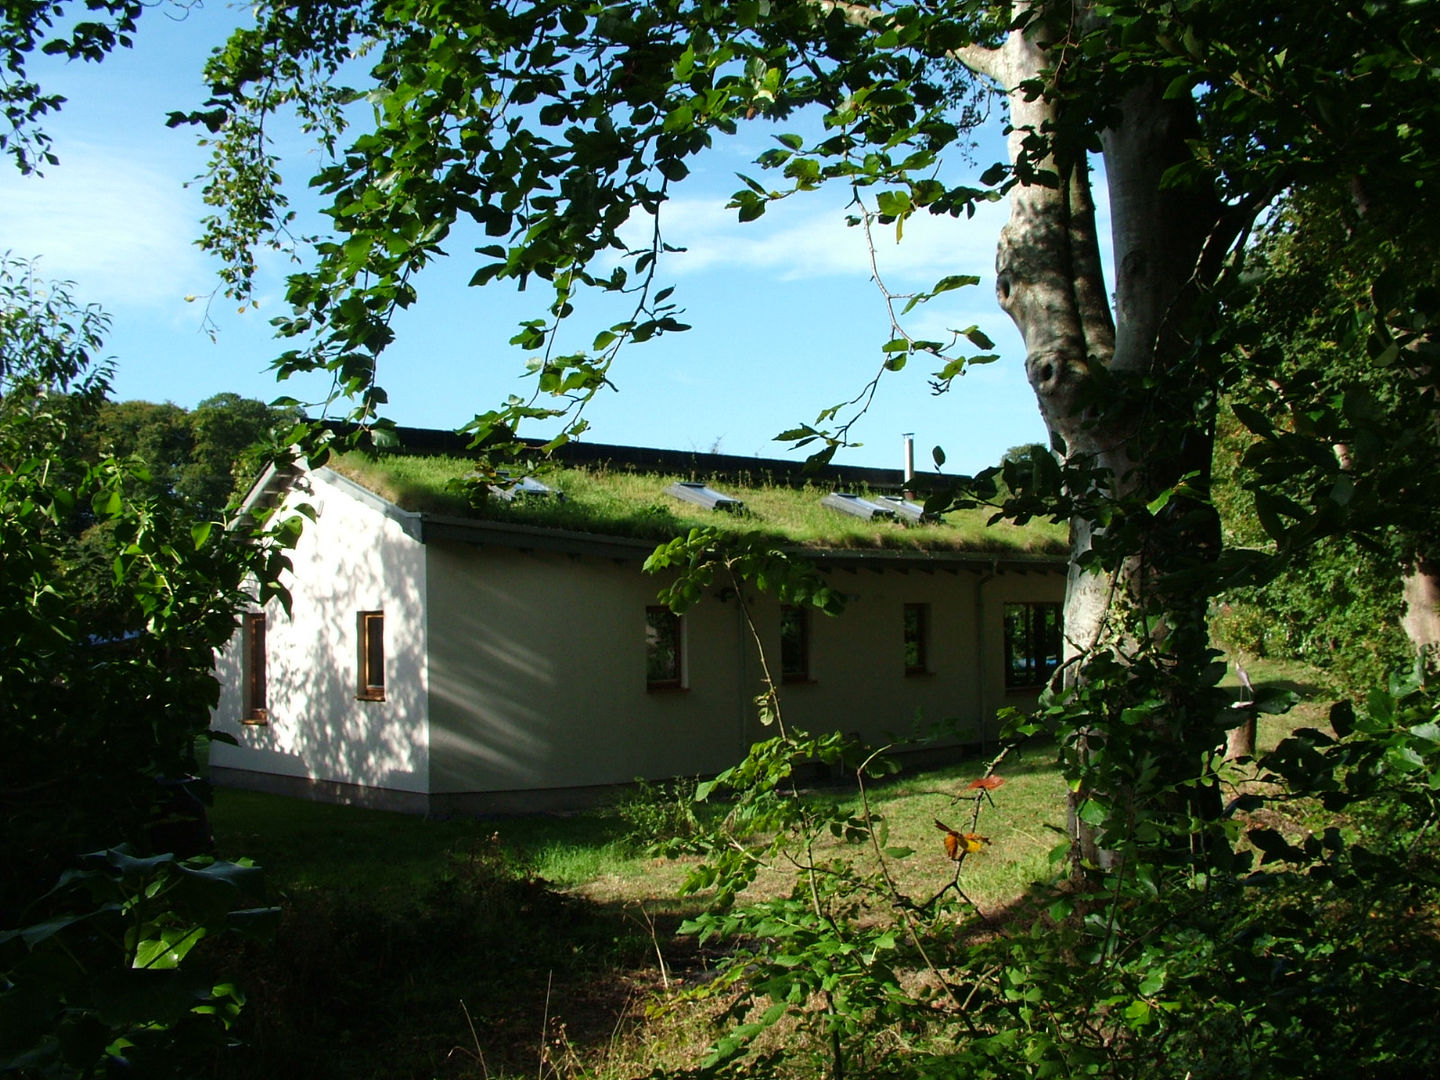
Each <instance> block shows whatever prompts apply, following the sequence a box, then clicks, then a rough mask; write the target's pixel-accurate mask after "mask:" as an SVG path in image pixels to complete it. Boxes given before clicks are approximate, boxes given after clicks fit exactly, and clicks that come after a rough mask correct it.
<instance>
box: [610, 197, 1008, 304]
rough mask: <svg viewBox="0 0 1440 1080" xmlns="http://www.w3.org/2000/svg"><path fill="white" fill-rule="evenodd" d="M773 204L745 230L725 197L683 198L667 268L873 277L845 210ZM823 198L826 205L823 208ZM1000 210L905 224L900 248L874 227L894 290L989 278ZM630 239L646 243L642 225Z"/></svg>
mask: <svg viewBox="0 0 1440 1080" xmlns="http://www.w3.org/2000/svg"><path fill="white" fill-rule="evenodd" d="M812 198H813V200H814V201H813V202H810V203H807V202H806V201H805V197H804V196H797V197H794V198H792V199H790V200H788V201H786V202H782V203H779V204H776V205H774V206H772V207H771V208H770V209H769V210H768V211H767V212H766V214H765V216H764V217H762V218H760V219H758V220H756V221H752V222H747V223H745V224H741V223H740V222H738V221H737V219H736V212H735V211H734V210H732V209H726V207H725V202H726V199H724V198H715V199H699V198H694V197H681V198H676V199H672V200H670V201H669V202H667V203H666V204H665V206H664V209H663V210H662V211H661V224H662V228H663V233H664V237H665V241H666V243H669V244H673V245H678V246H680V247H684V248H685V249H686V250H685V252H684V254H681V255H676V256H673V257H672V258H671V259H670V260H669V263H668V265H669V266H670V267H671V268H672V269H673V271H674V272H675V273H677V274H693V273H700V272H703V271H705V270H710V269H716V268H724V267H742V268H746V269H750V270H758V271H766V272H769V273H771V274H773V275H774V276H775V277H777V278H780V279H782V280H798V279H807V278H814V277H823V276H829V275H843V276H846V277H853V276H854V275H856V274H862V275H865V276H867V277H868V276H869V275H870V273H871V266H870V254H869V251H868V248H867V245H866V241H865V232H864V230H863V229H861V228H859V227H852V226H847V225H846V224H845V217H846V210H845V208H844V207H843V206H836V205H835V203H834V201H833V200H826V196H825V194H824V193H817V194H816V195H814V196H813V197H812ZM821 200H826V202H827V205H818V204H819V203H820V202H821ZM1005 214H1006V210H1005V207H1004V206H1003V205H1001V204H985V205H983V206H982V207H981V209H980V210H979V212H977V214H976V215H975V217H974V218H973V219H963V218H962V219H954V218H949V217H931V216H930V215H928V214H919V215H916V216H914V217H912V218H910V219H909V220H908V221H907V222H906V223H905V228H904V233H903V237H902V239H901V240H900V241H899V242H897V240H896V232H895V226H894V225H888V226H879V225H877V226H876V227H875V229H874V234H873V237H874V243H875V254H876V261H877V263H878V265H879V268H880V273H881V275H882V276H883V277H884V278H885V280H886V283H887V284H888V285H890V286H891V287H892V288H913V287H914V286H916V285H917V284H930V283H933V282H934V281H935V280H936V279H937V278H939V277H942V276H944V275H946V274H955V273H971V274H982V275H984V274H988V273H989V272H990V271H991V268H992V267H993V266H994V264H995V241H996V239H997V237H998V236H999V232H1000V226H1001V225H1002V224H1004V220H1005ZM632 228H633V230H634V231H633V234H632V236H631V237H628V238H627V239H630V240H632V241H633V242H636V243H640V242H643V239H642V238H643V237H644V236H645V235H646V233H645V232H643V231H642V229H641V227H640V226H639V224H638V223H636V224H634V225H632Z"/></svg>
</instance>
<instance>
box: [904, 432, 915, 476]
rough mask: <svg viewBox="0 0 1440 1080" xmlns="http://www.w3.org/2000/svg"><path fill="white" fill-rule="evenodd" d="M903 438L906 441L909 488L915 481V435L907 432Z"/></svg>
mask: <svg viewBox="0 0 1440 1080" xmlns="http://www.w3.org/2000/svg"><path fill="white" fill-rule="evenodd" d="M901 437H902V438H903V439H904V440H905V486H906V487H909V486H910V481H912V480H914V479H915V433H914V432H913V431H907V432H905V434H904V435H903V436H901Z"/></svg>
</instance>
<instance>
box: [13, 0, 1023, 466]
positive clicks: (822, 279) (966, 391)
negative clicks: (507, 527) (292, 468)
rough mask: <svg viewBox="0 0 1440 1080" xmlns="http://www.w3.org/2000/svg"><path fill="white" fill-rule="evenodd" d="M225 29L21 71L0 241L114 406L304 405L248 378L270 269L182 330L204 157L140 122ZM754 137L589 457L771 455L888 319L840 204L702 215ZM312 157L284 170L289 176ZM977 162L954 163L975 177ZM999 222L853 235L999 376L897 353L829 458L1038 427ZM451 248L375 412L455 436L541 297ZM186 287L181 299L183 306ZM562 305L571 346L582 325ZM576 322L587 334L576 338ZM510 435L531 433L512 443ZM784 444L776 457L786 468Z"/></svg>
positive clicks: (695, 223) (983, 459) (865, 373)
mask: <svg viewBox="0 0 1440 1080" xmlns="http://www.w3.org/2000/svg"><path fill="white" fill-rule="evenodd" d="M235 17H236V16H235V15H234V14H233V13H232V12H231V11H230V10H229V9H225V8H217V9H203V8H202V9H196V10H194V11H192V13H191V14H190V15H189V17H188V18H187V19H185V20H183V21H177V20H174V19H172V18H170V17H169V16H168V15H167V14H166V13H165V9H164V8H160V9H152V10H150V11H149V12H148V13H147V14H146V16H145V17H144V18H143V19H142V21H141V26H140V31H139V33H138V35H137V39H136V48H135V49H133V50H130V51H127V52H122V53H120V54H117V55H116V56H114V57H112V58H111V59H109V60H107V61H106V62H105V63H104V64H103V65H99V66H94V65H84V66H82V65H74V64H72V65H58V64H48V63H47V65H46V66H45V67H44V68H43V69H41V68H37V71H40V72H41V73H42V74H43V78H44V79H45V81H46V82H47V84H48V85H49V86H52V87H53V88H55V89H57V90H59V91H60V92H62V93H64V94H66V96H67V97H69V99H70V101H69V103H68V104H67V105H66V106H65V108H64V110H63V111H62V113H61V114H60V115H59V116H58V117H56V118H52V119H51V121H50V123H49V130H50V132H51V134H52V135H53V136H54V137H55V141H56V146H55V149H56V152H57V153H58V154H59V156H60V159H61V164H60V166H58V167H54V168H51V169H49V170H48V171H47V173H46V175H45V176H44V177H41V178H35V177H21V176H20V175H19V174H18V173H16V172H15V170H14V169H13V168H10V167H8V166H7V167H4V168H0V250H9V251H10V252H11V254H12V255H15V256H20V257H33V256H38V257H39V258H40V266H41V270H42V274H43V275H44V276H46V277H50V278H62V279H67V280H71V281H74V282H75V283H76V290H75V291H76V295H77V296H78V297H80V298H82V299H85V300H87V301H94V302H96V303H99V304H101V305H102V306H103V307H104V308H105V309H106V310H107V311H108V312H109V313H110V314H111V316H112V317H113V320H114V324H113V328H112V332H111V334H110V337H109V350H108V351H109V352H110V354H111V355H113V356H114V358H115V359H116V361H117V377H116V380H115V390H116V396H117V397H120V398H143V399H148V400H152V401H165V400H169V401H174V402H175V403H176V404H179V405H183V406H186V407H192V406H194V405H195V404H196V403H197V402H199V401H200V400H202V399H203V398H205V397H208V396H209V395H211V394H214V393H218V392H220V391H225V390H233V391H236V392H239V393H242V394H245V395H248V396H252V397H259V398H263V399H267V400H268V399H271V398H274V397H276V396H278V395H280V394H286V395H289V396H293V397H297V398H300V399H302V400H320V399H322V398H323V397H324V396H325V393H326V391H327V389H328V385H327V384H326V383H325V382H324V381H323V380H319V379H316V380H311V381H301V380H291V381H290V382H288V383H284V384H277V383H276V382H275V381H274V378H273V375H272V374H271V373H270V372H269V371H268V370H267V369H268V365H269V361H270V359H271V358H272V357H273V356H274V355H275V354H276V353H277V352H279V348H278V346H277V345H276V343H275V342H274V341H273V340H271V338H270V332H269V331H270V328H269V320H270V318H272V317H274V316H275V315H277V314H279V313H280V312H281V311H282V309H283V300H282V296H283V280H284V278H283V276H284V273H285V272H286V270H287V267H286V265H285V264H284V263H283V262H282V261H281V260H280V259H279V258H278V257H277V258H274V259H270V260H268V261H266V262H265V263H264V264H262V273H261V277H260V281H259V289H258V299H259V309H258V311H257V310H254V309H248V310H246V311H244V312H239V311H237V310H236V305H235V304H234V303H233V302H231V301H228V300H225V299H224V298H223V297H218V296H217V297H216V298H215V299H214V300H213V301H212V302H211V304H210V307H209V310H210V316H211V318H212V320H213V321H214V323H215V324H216V326H217V329H218V333H217V334H216V339H215V340H214V341H212V340H211V338H210V336H208V335H207V334H206V333H205V332H204V329H203V326H202V317H203V315H204V311H205V307H206V304H205V301H204V299H203V298H204V297H205V296H207V295H208V294H210V293H211V292H212V290H213V289H214V288H215V277H214V270H215V268H214V265H213V264H212V263H211V262H210V261H209V260H208V259H207V257H206V256H205V255H204V254H203V253H201V252H200V251H199V250H198V249H197V248H195V247H194V246H193V240H194V238H195V236H196V235H198V231H199V225H198V222H199V220H200V217H201V215H202V214H203V212H204V208H203V207H202V205H201V200H200V194H199V191H198V188H197V187H193V186H192V187H187V186H186V181H187V180H190V179H191V178H193V177H194V176H196V175H197V174H198V173H199V172H200V171H201V170H202V168H203V165H204V159H205V152H204V150H203V149H202V148H200V147H197V146H196V144H195V135H194V133H193V132H191V131H185V130H180V131H173V130H169V129H167V128H166V127H165V126H164V117H165V115H166V113H167V112H169V111H171V110H173V109H183V108H190V107H194V106H195V105H198V104H199V103H200V102H201V101H203V99H204V86H203V84H202V82H201V80H200V76H199V73H200V70H201V66H202V64H203V61H204V57H205V54H206V52H207V51H208V49H209V47H210V46H211V45H212V44H213V43H214V42H216V41H217V40H219V39H220V37H221V36H222V35H223V33H224V31H225V28H226V26H227V25H228V24H229V22H230V21H231V20H233V19H234V18H235ZM773 130H778V129H762V128H761V127H759V126H758V125H757V126H755V127H753V128H749V129H742V130H741V132H740V133H739V134H738V135H737V136H735V137H733V138H731V139H728V140H725V141H724V142H722V143H720V144H718V145H717V146H716V147H715V149H714V150H712V151H711V152H710V153H709V154H708V155H707V156H706V157H705V158H703V159H702V161H701V162H700V163H699V167H698V168H697V169H696V170H695V172H694V173H693V174H692V176H691V177H690V178H688V179H687V181H686V182H685V183H684V184H682V185H680V186H679V189H678V191H677V198H676V199H675V201H674V202H673V203H672V204H671V205H669V206H668V207H667V208H666V211H665V218H664V220H665V229H666V239H667V241H668V242H670V243H676V244H680V245H683V246H684V247H686V248H687V251H686V252H684V253H683V254H677V255H673V256H671V257H670V261H669V263H668V264H666V265H664V266H663V267H662V272H661V276H662V278H665V279H666V280H667V281H668V282H669V283H672V284H674V285H675V286H676V293H675V300H676V301H677V302H678V303H679V304H680V305H681V306H682V307H683V308H684V309H685V315H684V316H683V321H685V322H688V323H690V324H692V325H693V327H694V328H693V329H692V330H690V331H688V332H686V333H683V334H677V335H672V336H669V337H667V338H665V339H663V340H661V341H658V342H653V343H647V344H645V345H641V346H635V347H632V348H630V349H628V350H627V351H626V352H624V353H622V355H621V358H620V361H619V364H618V367H617V369H616V371H615V373H614V380H615V382H616V384H617V386H618V392H608V391H607V392H605V393H603V394H602V395H601V397H600V398H599V399H597V400H596V402H595V403H594V404H593V405H592V406H591V408H590V410H589V411H588V412H587V414H586V416H587V419H589V421H590V422H591V430H590V432H589V434H588V435H587V438H590V439H592V440H594V441H596V442H609V443H624V444H631V445H640V446H661V447H669V448H675V449H695V450H711V449H718V450H720V451H722V452H725V453H732V454H742V455H759V456H766V457H779V456H787V452H786V449H785V445H786V444H783V443H776V442H773V441H772V437H773V436H774V435H775V434H776V433H778V432H780V431H782V430H784V429H786V428H790V427H793V426H796V425H797V424H800V423H805V422H812V421H814V420H815V417H816V414H817V413H819V411H820V410H821V409H823V408H825V407H827V406H830V405H834V404H836V403H838V402H840V401H843V400H845V399H847V398H849V397H851V396H852V395H854V394H855V393H856V392H858V391H859V390H860V389H861V388H862V387H863V386H864V384H865V383H866V382H867V381H868V380H869V378H870V377H871V376H872V375H873V373H874V372H875V370H876V369H877V368H878V367H879V364H880V361H881V354H880V345H881V344H883V343H884V342H885V341H886V340H887V338H888V337H889V322H888V318H887V316H886V312H885V307H884V303H883V298H882V296H881V293H880V291H879V290H878V289H877V288H876V286H875V285H874V283H873V282H872V281H871V269H870V265H869V255H868V252H867V249H866V245H865V243H864V239H863V235H862V234H861V233H860V231H859V230H857V229H851V228H847V227H846V226H845V225H844V221H843V218H844V209H843V203H844V200H845V195H844V193H841V192H839V191H836V192H834V193H824V192H822V193H813V194H811V195H810V196H807V197H796V198H792V199H790V200H787V201H786V202H784V203H782V204H780V205H779V206H777V207H775V208H774V209H772V210H771V211H770V212H769V213H767V214H766V215H765V216H764V217H763V218H761V219H760V220H759V221H756V222H751V223H747V224H745V225H741V224H738V223H737V221H736V219H735V214H734V211H727V210H725V208H724V207H725V203H726V201H727V200H728V197H729V195H730V193H731V192H733V191H734V190H735V189H736V188H737V187H738V186H739V181H738V180H737V179H736V178H735V173H736V172H746V173H748V174H750V175H753V176H756V177H757V178H759V179H761V181H762V182H764V180H765V177H764V176H763V175H762V174H761V172H760V170H759V169H758V167H756V166H753V165H750V164H749V163H750V161H751V160H752V159H753V158H754V157H755V155H756V154H758V153H760V152H761V151H762V150H764V149H766V148H767V147H768V146H770V145H773V142H772V141H771V134H772V132H773ZM999 151H1000V146H999V130H998V125H997V128H996V131H995V132H994V137H993V138H992V139H991V140H990V141H989V142H988V143H987V144H986V147H985V149H984V150H983V151H982V153H981V154H980V160H979V166H978V168H983V167H984V165H985V164H987V163H988V161H989V160H992V159H993V157H994V156H996V155H997V154H998V153H999ZM311 167H313V161H312V160H311V159H308V158H304V157H302V158H300V159H299V160H297V161H292V162H290V163H288V164H287V166H286V171H287V175H291V174H293V175H292V176H291V178H293V179H294V180H296V181H297V182H299V183H300V184H301V185H302V188H303V181H304V179H305V178H306V177H307V176H308V169H309V168H311ZM977 171H978V169H977ZM1004 216H1005V210H1004V207H1003V206H1001V205H992V206H991V207H988V208H987V212H985V213H981V214H979V215H977V217H976V218H975V219H974V220H973V221H954V220H951V219H943V220H938V221H937V220H935V219H925V220H921V221H913V222H911V223H908V224H907V225H906V229H905V234H904V239H903V242H901V243H898V244H897V243H896V242H895V238H894V234H893V231H890V230H885V232H884V234H883V235H880V236H878V237H877V239H878V241H879V242H878V245H877V250H878V254H879V258H880V267H881V271H882V274H883V275H884V277H885V279H886V283H887V284H888V285H889V287H890V288H891V290H892V291H896V292H905V291H911V290H914V289H917V288H923V287H926V286H928V285H930V284H932V283H933V282H934V281H935V280H936V279H937V278H939V277H941V276H943V275H945V274H952V273H975V274H981V275H983V276H984V277H983V280H982V282H981V284H980V285H979V286H976V287H974V288H969V289H963V290H959V291H957V292H954V293H950V294H948V295H947V296H946V297H944V298H942V300H943V303H942V302H941V301H939V300H937V301H936V302H934V303H932V304H929V305H926V306H925V308H922V309H919V310H917V312H916V313H915V314H917V315H919V316H920V318H919V319H917V320H915V321H914V322H913V323H911V324H909V325H910V329H911V330H912V332H918V333H920V334H921V335H922V336H931V335H934V336H941V335H940V332H941V331H943V329H944V328H946V327H965V326H969V325H971V324H978V325H980V327H981V328H982V329H984V330H985V332H986V333H988V334H989V335H990V336H991V337H992V338H993V339H994V340H995V341H996V343H997V345H998V347H999V348H998V351H999V352H1000V353H1001V357H1002V359H1001V361H1000V362H998V363H995V364H991V365H988V366H984V367H978V368H974V369H972V370H971V371H970V372H969V373H968V374H966V375H965V376H964V377H963V378H961V379H959V380H957V381H956V382H955V384H954V387H953V389H952V390H951V391H950V392H949V393H948V394H945V395H943V396H939V397H936V396H934V395H932V394H931V392H930V389H929V386H928V383H927V375H928V374H929V370H928V368H927V367H926V366H925V365H924V364H921V363H919V362H912V364H911V365H910V366H909V367H907V368H906V369H905V370H904V371H902V372H899V373H896V374H888V375H886V377H885V378H884V380H882V383H881V387H880V390H879V393H878V395H877V397H876V400H875V403H874V405H873V406H872V408H871V410H870V412H869V414H868V415H867V416H866V418H865V419H864V420H862V421H861V423H860V425H859V426H858V427H857V429H856V432H855V433H854V435H853V437H855V438H858V439H860V440H861V441H862V442H863V443H864V444H865V445H864V446H863V447H859V448H855V449H850V450H846V451H842V453H841V455H840V456H839V457H838V458H837V460H838V461H844V462H849V463H852V464H858V465H879V466H891V467H895V466H898V464H899V460H900V446H901V435H902V433H904V432H914V433H915V437H916V444H917V457H918V458H919V461H918V464H920V465H921V467H922V468H924V467H927V466H928V462H929V449H930V447H932V446H935V445H941V446H943V447H944V448H945V451H946V455H947V463H946V469H947V470H955V471H973V470H975V469H979V468H981V467H983V466H985V465H988V464H992V463H994V462H995V461H996V460H997V459H998V458H999V456H1000V455H1001V454H1002V453H1003V452H1004V451H1005V450H1006V449H1007V448H1008V447H1010V446H1014V445H1018V444H1021V443H1026V442H1033V441H1043V439H1044V429H1043V426H1042V425H1041V423H1040V420H1039V416H1038V413H1037V411H1036V407H1035V403H1034V398H1033V396H1032V395H1031V393H1030V390H1029V387H1028V386H1027V385H1026V382H1025V378H1024V373H1023V370H1022V363H1021V361H1022V357H1023V350H1022V348H1021V345H1020V341H1019V337H1018V335H1017V334H1016V333H1015V331H1014V329H1013V327H1012V326H1011V324H1010V322H1009V319H1008V318H1007V317H1005V316H1004V315H1003V314H1002V313H1001V312H1000V311H999V309H998V308H997V306H996V304H995V300H994V283H993V277H992V271H993V265H994V251H995V239H996V234H997V232H998V230H999V227H1000V225H1001V224H1002V223H1003V221H1004ZM469 247H470V245H465V244H457V245H454V248H453V250H455V252H456V255H455V257H453V258H452V259H450V260H447V263H448V265H445V266H442V267H440V268H438V270H437V271H436V272H432V273H430V274H428V275H427V277H426V278H422V280H421V282H420V284H419V288H420V302H419V303H418V304H417V305H416V307H415V308H413V309H412V310H411V311H410V312H408V313H407V314H406V316H405V317H404V318H403V320H402V321H401V322H400V323H399V324H398V325H397V330H398V340H397V342H396V344H395V345H394V346H393V347H392V348H391V349H390V350H388V351H387V352H386V354H385V355H384V356H383V357H382V358H381V364H380V382H381V384H382V385H383V386H385V388H386V389H387V390H388V391H389V394H390V406H389V409H388V412H387V415H389V416H390V417H391V418H392V419H394V420H395V421H396V422H397V423H400V424H406V425H414V426H425V427H458V426H460V425H462V424H464V423H465V422H466V421H467V420H469V419H470V417H471V416H473V415H474V414H475V413H476V412H481V411H484V410H485V409H487V408H489V407H491V406H492V405H494V404H496V403H497V402H499V401H501V400H503V398H504V397H505V396H507V395H509V394H512V393H519V394H522V395H524V394H528V392H529V389H530V383H529V381H528V380H526V379H525V378H523V374H524V370H525V369H524V361H525V359H526V357H525V355H524V354H523V353H522V352H520V351H519V350H518V349H516V348H515V347H513V346H510V345H508V344H507V341H508V339H509V338H510V337H511V335H512V334H513V333H514V332H515V324H516V323H517V322H518V321H519V320H520V319H522V318H527V317H534V316H538V315H539V314H540V313H541V312H540V310H539V308H540V306H541V305H543V303H544V296H543V294H542V293H530V294H516V293H515V292H514V291H513V289H512V288H510V287H509V286H501V287H499V288H495V287H487V288H486V289H483V290H477V289H470V288H467V287H466V286H465V282H466V281H467V280H468V278H469V276H470V273H471V272H472V271H473V265H471V264H470V263H469V262H468V261H467V260H466V259H465V258H464V255H465V253H466V252H468V250H469ZM187 296H195V297H200V298H202V299H199V300H195V301H190V302H187V301H186V299H185V298H186V297H187ZM584 316H585V309H584V308H583V307H581V308H580V309H579V311H578V313H577V319H576V325H575V329H574V331H573V333H574V335H575V341H574V344H575V345H577V346H579V345H583V343H585V342H588V341H589V339H590V338H591V337H593V336H594V333H595V331H596V330H597V329H599V328H601V325H605V324H608V322H610V321H613V320H610V319H601V318H598V317H597V318H595V319H594V320H593V321H591V322H585V321H584ZM597 324H600V325H597ZM528 433H530V434H547V433H548V432H546V431H545V430H544V429H535V430H533V431H531V432H528ZM803 453H804V452H801V453H800V454H795V455H793V456H797V457H798V456H803Z"/></svg>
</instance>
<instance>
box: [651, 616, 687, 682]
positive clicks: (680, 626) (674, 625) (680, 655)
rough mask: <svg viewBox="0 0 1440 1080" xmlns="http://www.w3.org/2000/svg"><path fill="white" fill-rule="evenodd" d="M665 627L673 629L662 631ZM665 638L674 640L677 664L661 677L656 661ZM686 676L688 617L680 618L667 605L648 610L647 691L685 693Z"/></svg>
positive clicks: (672, 650)
mask: <svg viewBox="0 0 1440 1080" xmlns="http://www.w3.org/2000/svg"><path fill="white" fill-rule="evenodd" d="M661 625H663V626H666V627H669V628H670V629H669V632H668V633H666V632H665V631H663V630H661V628H660V627H661ZM652 630H653V631H655V633H654V635H652V633H651V631H652ZM662 638H670V639H671V641H672V646H671V653H672V656H673V660H674V662H673V663H672V664H671V665H669V666H668V667H667V669H666V672H665V673H664V674H657V673H656V671H655V665H654V660H655V657H656V654H657V650H658V648H659V645H660V644H661V643H662ZM685 676H686V664H685V616H683V615H677V614H676V613H675V612H673V611H671V610H670V609H669V608H668V607H665V606H664V605H663V604H655V605H651V606H649V607H646V609H645V689H646V690H684V689H685Z"/></svg>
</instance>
